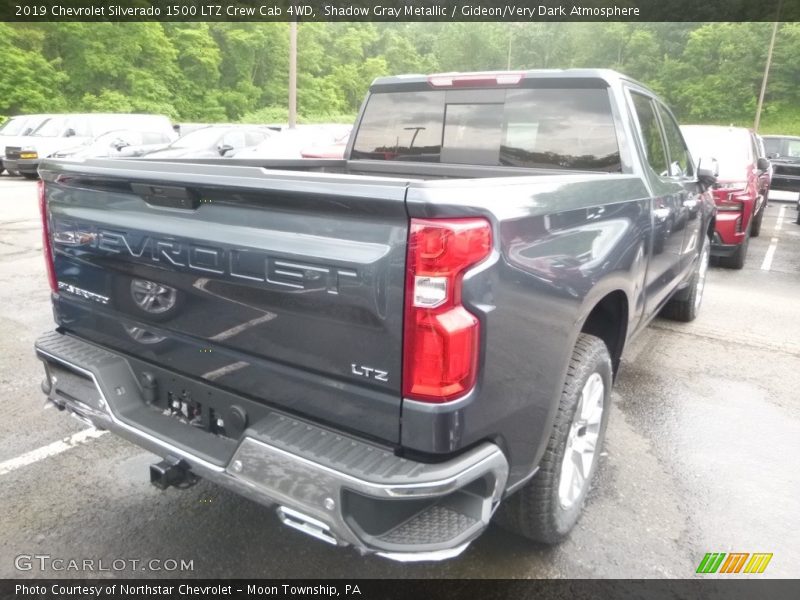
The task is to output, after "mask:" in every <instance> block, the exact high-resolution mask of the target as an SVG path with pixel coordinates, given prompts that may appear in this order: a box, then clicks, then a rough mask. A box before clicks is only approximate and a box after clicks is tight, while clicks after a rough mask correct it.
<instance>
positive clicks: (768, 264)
mask: <svg viewBox="0 0 800 600" xmlns="http://www.w3.org/2000/svg"><path fill="white" fill-rule="evenodd" d="M785 215H786V206H785V205H784V206H781V208H780V210H779V211H778V219H777V220H776V221H775V228H774V229H773V232H774V233H776V234H777V233H778V232H779V231H780V230H781V229H782V228H783V217H784V216H785ZM777 249H778V238H777V237H772V238H771V239H770V240H769V248H767V253H766V254H765V255H764V260H763V262H762V263H761V270H762V271H769V270H770V269H771V268H772V259H773V257H774V256H775V250H777Z"/></svg>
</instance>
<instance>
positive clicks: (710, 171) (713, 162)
mask: <svg viewBox="0 0 800 600" xmlns="http://www.w3.org/2000/svg"><path fill="white" fill-rule="evenodd" d="M718 175H719V163H718V162H717V159H716V158H710V157H703V158H701V159H700V160H698V161H697V181H699V182H700V184H701V185H702V186H703V187H704V188H706V189H708V188H710V187H711V186H713V185H714V184H715V183H717V176H718Z"/></svg>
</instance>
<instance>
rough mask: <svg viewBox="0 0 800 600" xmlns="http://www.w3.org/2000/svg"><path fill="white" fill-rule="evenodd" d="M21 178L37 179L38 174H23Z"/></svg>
mask: <svg viewBox="0 0 800 600" xmlns="http://www.w3.org/2000/svg"><path fill="white" fill-rule="evenodd" d="M22 176H23V177H24V178H25V179H39V174H38V173H23V174H22Z"/></svg>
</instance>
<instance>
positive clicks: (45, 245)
mask: <svg viewBox="0 0 800 600" xmlns="http://www.w3.org/2000/svg"><path fill="white" fill-rule="evenodd" d="M38 186H39V212H40V213H41V215H42V251H43V252H44V264H45V268H46V269H47V281H48V282H49V283H50V291H51V292H53V293H55V292H57V291H58V283H57V282H56V270H55V265H54V264H53V247H52V246H51V245H50V227H49V226H48V224H47V200H46V199H45V192H44V181H42V180H41V179H40V180H39V183H38Z"/></svg>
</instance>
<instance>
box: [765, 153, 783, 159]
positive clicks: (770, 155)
mask: <svg viewBox="0 0 800 600" xmlns="http://www.w3.org/2000/svg"><path fill="white" fill-rule="evenodd" d="M779 156H780V154H778V153H777V152H770V153H769V154H767V158H778V157H779Z"/></svg>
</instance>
